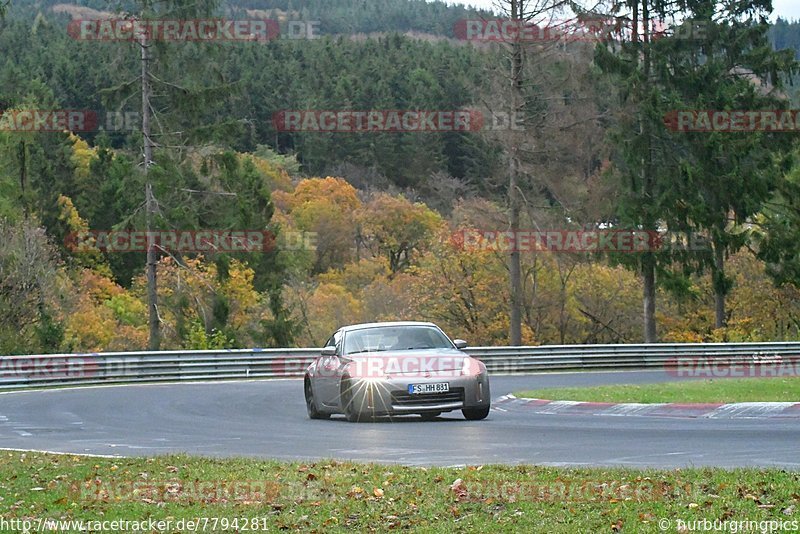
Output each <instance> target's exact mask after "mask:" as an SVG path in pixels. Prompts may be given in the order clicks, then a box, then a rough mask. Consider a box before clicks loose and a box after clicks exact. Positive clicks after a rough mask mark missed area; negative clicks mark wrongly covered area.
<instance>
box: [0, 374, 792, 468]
mask: <svg viewBox="0 0 800 534" xmlns="http://www.w3.org/2000/svg"><path fill="white" fill-rule="evenodd" d="M664 380H667V377H666V376H665V374H664V373H663V372H659V371H641V372H614V373H558V374H539V375H530V376H514V377H508V376H496V377H493V378H492V396H493V397H494V398H497V397H499V396H501V395H504V394H506V393H510V392H513V391H518V390H521V389H529V388H537V387H548V386H549V387H554V386H576V385H597V384H613V383H643V382H657V381H664ZM0 448H8V449H31V450H40V451H56V452H69V453H82V454H100V455H121V456H148V455H155V454H165V453H174V452H186V453H190V454H199V455H205V456H254V457H264V458H279V459H317V458H336V459H342V460H345V459H353V460H362V461H376V462H390V463H403V464H408V465H432V464H437V465H463V464H485V463H510V464H515V463H536V464H543V465H587V466H589V465H591V466H596V465H605V466H610V465H627V466H650V467H681V466H692V465H694V466H701V465H714V466H724V467H738V466H783V467H786V468H789V469H793V470H797V469H800V454H799V453H800V420H798V419H794V420H791V419H787V420H775V419H744V420H743V419H739V420H734V419H728V420H725V419H691V418H685V419H680V418H664V417H612V416H592V415H538V414H534V413H531V412H530V411H526V410H524V409H521V408H510V409H509V410H506V411H500V410H495V409H493V410H492V412H491V413H490V415H489V417H488V418H487V419H486V420H484V421H475V422H468V421H465V420H464V419H463V417H462V416H461V413H460V412H453V413H450V414H444V415H443V416H442V417H440V418H438V419H437V420H435V421H431V422H423V421H422V420H421V419H419V418H418V417H414V416H408V417H404V418H396V419H395V420H394V421H391V422H390V421H388V420H378V421H376V422H368V423H359V424H353V423H348V422H346V421H345V420H344V419H343V418H341V417H334V418H332V419H331V420H328V421H312V420H310V419H308V418H307V417H306V413H305V403H304V400H303V391H302V382H300V381H299V380H271V381H270V380H267V381H248V382H218V383H202V384H188V383H187V384H169V385H141V386H121V387H97V388H81V389H62V390H48V391H28V392H15V393H5V394H0Z"/></svg>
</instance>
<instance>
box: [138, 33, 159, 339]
mask: <svg viewBox="0 0 800 534" xmlns="http://www.w3.org/2000/svg"><path fill="white" fill-rule="evenodd" d="M140 44H141V47H142V138H143V139H144V175H145V182H146V185H145V192H144V194H145V214H146V218H147V307H148V309H149V328H150V339H149V342H148V348H149V349H150V350H159V349H160V348H161V324H160V323H159V319H158V283H157V278H156V267H157V264H158V251H157V250H156V247H155V243H154V241H153V215H154V213H155V199H154V197H153V186H152V184H151V183H150V180H149V178H148V176H147V174H148V170H149V168H150V164H151V162H152V161H153V140H152V138H151V137H150V93H151V87H150V70H149V66H150V65H149V63H150V53H149V50H148V46H149V44H148V42H147V37H146V36H145V35H143V36H142V38H141V41H140Z"/></svg>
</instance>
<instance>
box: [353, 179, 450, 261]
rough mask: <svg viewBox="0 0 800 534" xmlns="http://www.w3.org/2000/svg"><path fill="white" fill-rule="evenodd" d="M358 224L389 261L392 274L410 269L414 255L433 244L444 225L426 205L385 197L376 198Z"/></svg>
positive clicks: (373, 245) (401, 198)
mask: <svg viewBox="0 0 800 534" xmlns="http://www.w3.org/2000/svg"><path fill="white" fill-rule="evenodd" d="M358 220H359V224H360V225H361V231H362V235H363V236H364V238H365V240H366V242H367V245H368V246H370V247H372V248H373V249H374V250H375V251H376V252H377V253H378V254H381V255H384V256H385V257H386V258H387V260H388V261H389V269H390V271H391V272H392V273H393V274H394V273H398V272H400V271H402V270H403V269H405V268H407V267H409V266H411V265H412V263H413V261H414V255H415V254H418V253H420V252H422V251H424V250H425V249H426V248H427V247H429V246H430V245H431V244H432V242H433V241H434V240H435V238H436V235H437V230H439V229H440V228H442V225H443V221H442V218H441V216H440V215H439V214H438V213H436V212H435V211H433V210H431V209H429V208H428V207H427V206H425V204H422V203H412V202H410V201H409V200H407V199H405V198H403V197H399V196H391V195H388V194H386V193H379V194H376V195H375V196H374V197H373V198H372V200H370V201H369V202H368V203H367V204H366V205H365V206H364V209H363V210H361V212H360V213H359V216H358Z"/></svg>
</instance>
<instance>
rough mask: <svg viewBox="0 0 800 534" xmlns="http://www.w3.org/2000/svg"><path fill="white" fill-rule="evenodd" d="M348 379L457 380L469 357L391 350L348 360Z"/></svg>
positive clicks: (457, 352) (453, 352)
mask: <svg viewBox="0 0 800 534" xmlns="http://www.w3.org/2000/svg"><path fill="white" fill-rule="evenodd" d="M347 358H349V359H350V360H352V361H351V363H350V364H349V368H350V371H351V373H350V374H351V376H357V377H375V378H377V377H389V378H391V377H394V376H419V377H433V376H442V375H443V374H449V375H451V376H460V375H461V370H462V369H463V366H464V360H465V359H467V358H469V355H467V354H465V353H463V352H461V351H460V350H456V349H424V350H390V351H376V352H363V353H359V354H350V355H348V356H347Z"/></svg>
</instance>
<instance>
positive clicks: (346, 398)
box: [341, 380, 365, 423]
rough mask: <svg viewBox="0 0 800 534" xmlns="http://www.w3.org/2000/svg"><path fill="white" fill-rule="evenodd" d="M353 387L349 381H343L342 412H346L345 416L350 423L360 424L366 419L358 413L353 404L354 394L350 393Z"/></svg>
mask: <svg viewBox="0 0 800 534" xmlns="http://www.w3.org/2000/svg"><path fill="white" fill-rule="evenodd" d="M351 387H352V386H351V385H350V381H349V380H343V381H342V393H341V395H342V411H344V416H345V418H346V419H347V420H348V421H350V422H351V423H358V422H359V421H362V420H363V419H364V418H365V417H364V415H363V414H361V412H359V411H358V409H357V408H356V406H355V403H354V402H353V394H352V393H350V388H351Z"/></svg>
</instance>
